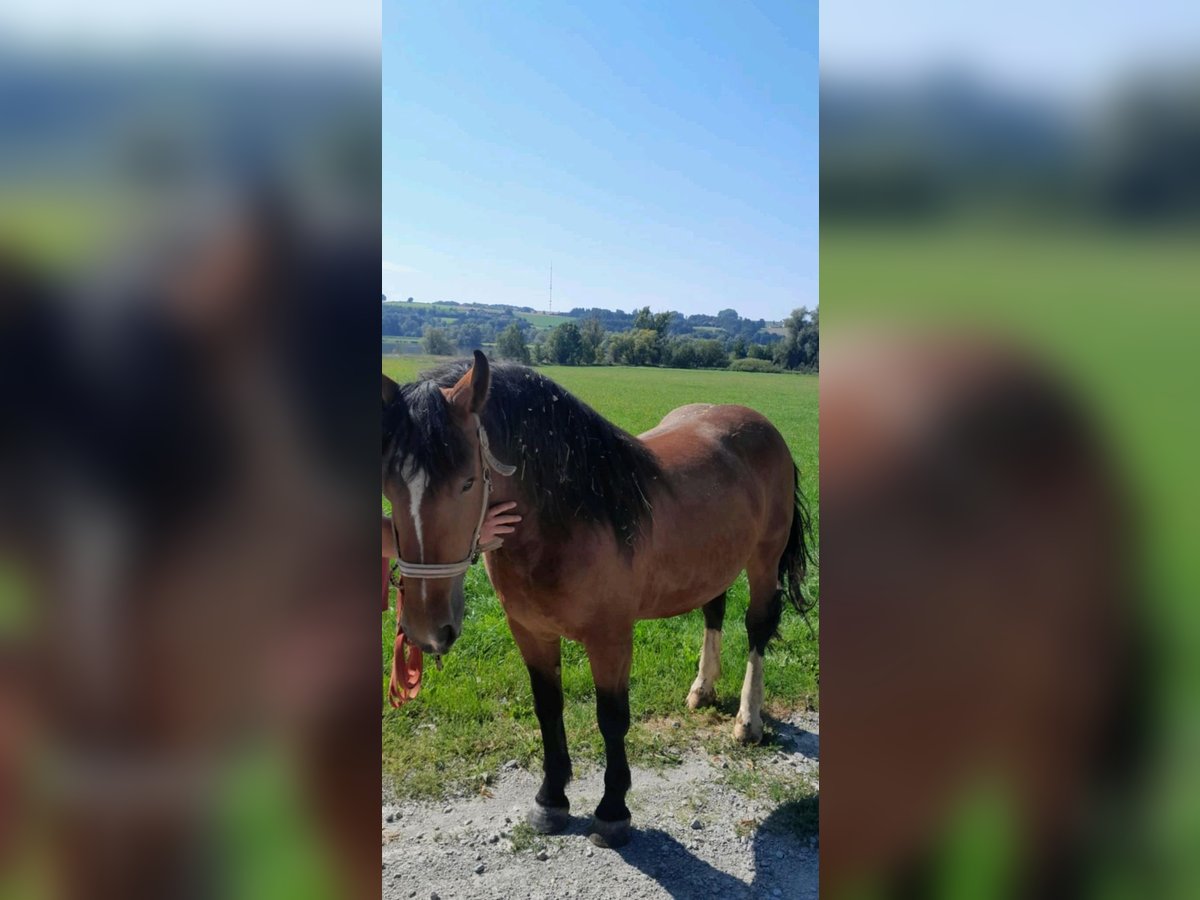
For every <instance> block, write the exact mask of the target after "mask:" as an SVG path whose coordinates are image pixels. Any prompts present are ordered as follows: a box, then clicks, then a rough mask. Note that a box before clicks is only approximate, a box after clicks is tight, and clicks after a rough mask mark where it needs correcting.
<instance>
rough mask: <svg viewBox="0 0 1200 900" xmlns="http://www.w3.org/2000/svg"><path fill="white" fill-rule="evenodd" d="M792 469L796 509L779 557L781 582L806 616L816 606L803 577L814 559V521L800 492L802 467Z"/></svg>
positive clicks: (795, 604) (790, 598)
mask: <svg viewBox="0 0 1200 900" xmlns="http://www.w3.org/2000/svg"><path fill="white" fill-rule="evenodd" d="M792 471H793V472H794V473H795V474H794V476H793V478H794V482H793V484H794V490H795V493H796V508H795V511H794V513H793V514H792V530H791V533H790V534H789V535H788V542H787V546H786V547H785V548H784V550H783V556H781V557H779V583H780V584H781V585H783V590H784V593H785V594H787V598H788V600H790V601H791V602H792V606H794V607H796V611H797V612H798V613H800V615H802V616H803V615H805V614H806V613H807V612H808V611H809V610H810V609H812V605H813V601H812V600H806V599H805V597H804V593H803V588H804V578H805V576H806V575H807V574H808V565H809V563H810V562H812V551H811V550H809V547H808V539H809V537H810V536H811V533H810V529H811V528H812V521H811V519H810V518H809V515H808V505H807V504H806V503H805V502H804V495H803V494H801V493H800V470H799V469H798V468H796V467H795V466H793V467H792ZM806 618H807V616H806Z"/></svg>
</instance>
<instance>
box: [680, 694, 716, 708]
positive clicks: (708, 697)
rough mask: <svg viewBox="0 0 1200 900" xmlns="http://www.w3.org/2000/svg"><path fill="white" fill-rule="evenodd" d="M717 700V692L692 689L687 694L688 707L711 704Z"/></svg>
mask: <svg viewBox="0 0 1200 900" xmlns="http://www.w3.org/2000/svg"><path fill="white" fill-rule="evenodd" d="M716 702H717V692H716V691H708V692H707V693H701V692H700V691H692V692H691V693H690V694H688V696H687V705H688V709H700V707H702V706H712V705H713V704H714V703H716Z"/></svg>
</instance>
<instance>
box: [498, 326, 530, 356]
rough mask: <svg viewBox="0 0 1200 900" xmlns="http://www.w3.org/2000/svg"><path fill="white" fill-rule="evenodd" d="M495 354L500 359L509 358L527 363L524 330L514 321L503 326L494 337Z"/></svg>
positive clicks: (527, 354)
mask: <svg viewBox="0 0 1200 900" xmlns="http://www.w3.org/2000/svg"><path fill="white" fill-rule="evenodd" d="M496 355H497V356H499V357H500V358H501V359H511V360H515V361H516V362H519V363H524V364H525V365H529V363H530V357H529V346H528V345H527V344H526V343H525V332H524V331H522V330H521V326H520V325H518V324H517V323H516V322H513V323H512V324H511V325H509V326H508V327H507V328H505V329H504V330H503V331H502V332H500V336H499V337H497V338H496Z"/></svg>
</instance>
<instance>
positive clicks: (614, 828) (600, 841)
mask: <svg viewBox="0 0 1200 900" xmlns="http://www.w3.org/2000/svg"><path fill="white" fill-rule="evenodd" d="M632 832H633V829H631V828H630V827H629V820H628V819H620V820H618V821H616V822H605V821H604V820H603V819H597V818H593V819H592V825H591V827H590V828H589V829H588V840H589V841H591V842H592V843H593V844H595V845H596V846H597V847H602V848H604V849H605V850H616V849H617V848H618V847H624V846H625V845H626V844H628V843H629V836H630V834H632Z"/></svg>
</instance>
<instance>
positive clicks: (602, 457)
mask: <svg viewBox="0 0 1200 900" xmlns="http://www.w3.org/2000/svg"><path fill="white" fill-rule="evenodd" d="M470 365H471V363H470V362H469V361H467V360H460V361H456V362H452V363H448V364H446V365H443V366H440V367H438V368H437V369H434V370H433V371H430V372H426V373H424V374H423V375H422V378H423V379H427V380H426V381H425V382H424V384H423V386H427V387H428V388H430V389H431V390H433V391H434V392H435V393H436V394H437V396H438V397H439V398H440V397H441V392H440V391H437V390H436V388H437V387H450V386H451V385H453V384H454V383H455V382H457V381H458V379H460V378H461V377H462V376H463V374H464V373H465V372H466V371H467V369H468V368H469V367H470ZM491 372H492V387H491V392H490V394H489V395H488V402H487V405H486V406H485V407H484V410H483V416H482V418H483V424H484V428H485V429H486V430H487V433H488V439H489V442H490V443H491V447H492V451H493V452H494V453H495V454H496V456H497V457H498V458H499V459H500V461H501V462H505V463H509V464H511V465H514V466H516V467H517V471H516V474H515V475H514V476H513V477H514V478H516V479H517V481H518V483H519V484H520V486H521V493H522V495H523V499H524V501H525V505H526V509H524V510H522V513H523V514H524V515H526V516H529V515H530V514H533V515H535V516H536V517H537V519H538V521H539V522H540V523H541V525H542V526H543V527H544V528H546V529H547V530H549V531H552V532H554V531H561V532H566V531H567V530H569V529H570V528H571V526H572V525H574V524H576V523H584V524H587V525H601V526H606V527H608V528H611V529H612V531H613V534H614V535H615V536H616V539H617V543H618V545H619V546H621V547H627V548H632V547H633V546H634V545H635V544H636V543H637V540H638V537H639V536H640V535H641V534H642V532H643V530H645V529H646V528H648V527H649V524H650V513H651V500H652V498H653V495H654V493H655V492H656V491H657V490H659V489H661V488H662V487H663V486H664V485H665V482H664V481H663V473H662V469H661V467H660V466H659V464H658V460H657V459H656V458H655V457H654V454H652V453H651V452H650V451H649V450H648V449H646V447H644V446H643V445H642V444H641V443H640V442H639V441H638V440H637V439H636V438H634V437H633V436H632V435H630V434H628V433H626V432H625V431H622V430H621V429H620V428H617V427H616V426H615V425H613V424H612V423H611V422H609V421H607V420H606V419H605V418H604V417H603V416H601V415H600V414H599V413H597V412H596V411H595V410H593V409H592V408H591V407H590V406H588V405H587V404H586V403H584V402H582V401H581V400H579V399H577V398H576V397H574V396H572V395H571V394H570V393H569V392H568V391H566V390H565V389H563V388H562V387H560V386H559V385H557V384H555V383H554V382H553V381H551V380H550V379H549V378H546V377H545V376H544V375H541V374H540V373H538V372H536V371H534V370H533V369H530V368H528V367H526V366H519V365H512V364H508V363H495V364H493V365H492V366H491ZM420 387H422V386H406V388H405V391H408V390H410V389H413V390H420ZM444 407H445V404H444V403H443V410H444ZM446 419H447V424H448V423H449V420H448V415H447V416H446ZM420 421H421V422H422V424H429V423H432V422H433V421H434V417H432V416H426V417H423V418H422V419H421V420H420ZM430 437H431V438H432V441H431V443H434V442H442V446H445V444H444V438H441V437H439V436H438V435H434V434H431V435H430ZM439 452H440V453H444V452H445V451H444V450H442V451H437V452H435V450H434V448H433V447H430V446H427V447H425V448H423V450H422V454H421V457H422V458H421V461H420V465H421V466H422V467H423V468H425V469H426V471H430V472H431V478H432V479H433V480H436V476H433V475H432V468H431V467H430V466H429V465H428V463H427V462H426V460H427V457H428V456H429V455H434V456H436V455H438V453H439ZM463 452H465V450H464V451H463ZM442 465H446V463H445V461H442Z"/></svg>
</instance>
